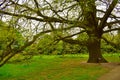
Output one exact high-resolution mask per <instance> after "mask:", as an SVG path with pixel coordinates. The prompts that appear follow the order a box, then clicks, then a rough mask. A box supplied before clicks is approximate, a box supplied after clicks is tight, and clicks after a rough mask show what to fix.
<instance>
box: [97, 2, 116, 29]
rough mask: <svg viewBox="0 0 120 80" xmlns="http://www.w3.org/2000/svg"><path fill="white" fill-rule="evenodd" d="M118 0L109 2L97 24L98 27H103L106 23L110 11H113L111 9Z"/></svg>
mask: <svg viewBox="0 0 120 80" xmlns="http://www.w3.org/2000/svg"><path fill="white" fill-rule="evenodd" d="M117 2H118V0H113V1H112V3H111V4H110V6H109V8H108V9H107V11H106V12H105V15H104V16H103V18H102V20H101V23H100V25H99V27H98V28H99V29H103V28H104V27H105V25H106V22H107V19H108V18H109V16H110V14H111V12H112V11H113V9H114V8H115V6H116V4H117Z"/></svg>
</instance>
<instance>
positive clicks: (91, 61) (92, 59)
mask: <svg viewBox="0 0 120 80" xmlns="http://www.w3.org/2000/svg"><path fill="white" fill-rule="evenodd" d="M87 63H108V61H107V60H105V59H104V58H89V59H88V61H87Z"/></svg>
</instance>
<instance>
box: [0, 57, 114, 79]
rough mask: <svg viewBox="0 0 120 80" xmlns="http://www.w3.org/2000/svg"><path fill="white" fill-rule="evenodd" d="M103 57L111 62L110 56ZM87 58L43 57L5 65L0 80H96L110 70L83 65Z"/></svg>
mask: <svg viewBox="0 0 120 80" xmlns="http://www.w3.org/2000/svg"><path fill="white" fill-rule="evenodd" d="M105 57H106V58H107V59H109V60H111V56H106V55H105ZM87 58H88V56H87V55H66V56H64V57H62V56H45V55H44V56H36V57H34V58H33V59H32V60H30V61H24V62H18V63H7V64H6V65H4V66H3V67H1V68H0V80H96V79H97V78H98V77H99V76H101V75H103V74H104V73H106V72H108V71H109V70H110V69H109V68H105V67H102V66H101V65H99V64H86V63H84V62H85V61H86V60H87ZM112 60H113V59H112ZM113 62H114V61H113Z"/></svg>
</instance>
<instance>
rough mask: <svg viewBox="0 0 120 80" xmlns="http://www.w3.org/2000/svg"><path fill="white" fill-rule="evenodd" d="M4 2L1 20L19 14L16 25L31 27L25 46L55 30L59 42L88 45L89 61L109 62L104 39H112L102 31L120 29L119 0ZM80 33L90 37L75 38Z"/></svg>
mask: <svg viewBox="0 0 120 80" xmlns="http://www.w3.org/2000/svg"><path fill="white" fill-rule="evenodd" d="M1 5H2V6H1V10H0V13H1V15H2V18H1V19H2V20H3V19H5V18H6V16H7V18H10V19H11V17H10V16H12V19H15V18H16V17H17V18H19V19H17V21H16V20H15V21H14V22H13V23H15V24H16V25H15V26H16V27H18V26H19V27H21V28H24V30H28V31H26V32H24V33H22V34H23V35H24V37H26V39H27V44H26V45H25V46H28V45H30V44H31V43H33V42H34V41H35V40H36V39H37V38H38V37H39V36H40V35H41V34H43V33H50V32H52V33H54V34H55V35H56V36H57V37H56V38H55V39H56V40H58V41H60V40H63V41H64V42H67V43H71V44H79V45H84V46H86V47H87V49H88V52H89V59H88V62H89V63H91V62H92V63H98V62H107V61H106V60H105V59H104V58H103V56H102V53H101V49H100V48H101V39H102V38H103V39H104V40H105V41H106V42H110V41H108V40H107V39H106V38H105V37H104V36H103V34H104V33H108V32H111V31H115V30H119V29H120V27H119V22H120V16H119V15H118V12H119V7H120V6H119V0H50V1H47V0H29V1H28V0H24V1H23V0H9V1H7V2H6V1H4V0H3V1H2V3H1ZM103 7H104V8H103ZM5 20H6V21H7V20H8V19H5ZM58 31H61V32H62V34H64V35H60V34H58V33H57V32H58ZM25 33H26V34H28V33H29V34H28V35H26V34H25ZM65 33H67V34H65ZM81 33H85V34H87V36H88V39H87V40H85V41H80V40H76V39H74V38H73V36H76V35H79V34H81ZM38 34H39V35H38ZM31 38H33V39H32V40H31ZM114 45H116V44H114Z"/></svg>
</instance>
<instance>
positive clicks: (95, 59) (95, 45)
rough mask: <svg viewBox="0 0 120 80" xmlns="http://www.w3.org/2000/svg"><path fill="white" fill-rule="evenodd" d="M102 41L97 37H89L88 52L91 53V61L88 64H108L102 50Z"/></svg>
mask: <svg viewBox="0 0 120 80" xmlns="http://www.w3.org/2000/svg"><path fill="white" fill-rule="evenodd" d="M100 44H101V39H99V38H97V37H95V36H89V39H88V45H87V48H88V51H89V59H88V63H106V62H107V61H106V60H105V59H104V57H103V56H102V53H101V49H100Z"/></svg>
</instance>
